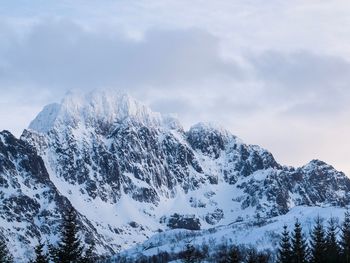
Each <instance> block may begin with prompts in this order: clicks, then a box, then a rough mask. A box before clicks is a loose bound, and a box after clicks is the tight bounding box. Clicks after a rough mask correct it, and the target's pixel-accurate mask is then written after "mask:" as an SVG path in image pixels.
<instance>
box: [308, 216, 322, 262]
mask: <svg viewBox="0 0 350 263" xmlns="http://www.w3.org/2000/svg"><path fill="white" fill-rule="evenodd" d="M310 252H311V261H310V262H311V263H325V262H326V261H325V260H326V258H325V256H326V254H325V252H326V237H325V230H324V227H323V224H322V220H321V218H320V217H319V216H318V217H317V218H316V220H315V226H314V228H313V230H312V233H311V240H310Z"/></svg>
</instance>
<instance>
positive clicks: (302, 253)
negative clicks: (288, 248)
mask: <svg viewBox="0 0 350 263" xmlns="http://www.w3.org/2000/svg"><path fill="white" fill-rule="evenodd" d="M291 259H292V262H293V263H306V262H307V244H306V240H305V237H304V235H303V230H302V227H301V224H300V223H299V221H298V219H297V220H296V222H295V224H294V231H293V233H292V257H291Z"/></svg>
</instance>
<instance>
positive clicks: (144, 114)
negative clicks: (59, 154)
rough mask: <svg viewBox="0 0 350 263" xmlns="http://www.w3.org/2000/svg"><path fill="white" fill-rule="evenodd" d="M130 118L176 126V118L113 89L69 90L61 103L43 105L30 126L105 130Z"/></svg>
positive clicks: (39, 128)
mask: <svg viewBox="0 0 350 263" xmlns="http://www.w3.org/2000/svg"><path fill="white" fill-rule="evenodd" d="M126 119H130V120H132V121H134V122H137V123H141V124H143V125H145V126H160V125H168V124H169V126H170V128H174V124H176V128H178V125H179V124H178V122H176V120H175V119H174V118H170V117H168V116H166V117H163V116H161V114H160V113H158V112H153V111H152V110H151V109H150V108H148V107H147V106H145V105H144V104H142V103H140V102H138V101H137V100H135V99H134V98H132V97H131V96H129V95H127V94H124V93H122V92H118V91H114V90H95V91H92V92H89V93H87V94H85V95H81V94H80V93H75V92H69V93H67V94H66V96H65V97H64V98H63V100H62V101H61V102H60V103H53V104H50V105H47V106H45V107H44V109H43V110H42V111H41V112H40V113H39V114H38V116H37V117H36V118H35V119H34V120H33V121H32V122H31V123H30V125H29V129H31V130H34V131H37V132H40V133H47V132H49V131H50V130H52V129H54V128H58V127H63V128H67V127H68V128H75V129H76V128H78V127H80V128H81V127H84V128H97V130H101V131H105V130H109V129H111V128H112V127H113V125H114V124H115V123H116V122H118V121H124V120H126Z"/></svg>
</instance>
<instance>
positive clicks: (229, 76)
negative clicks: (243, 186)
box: [0, 0, 350, 175]
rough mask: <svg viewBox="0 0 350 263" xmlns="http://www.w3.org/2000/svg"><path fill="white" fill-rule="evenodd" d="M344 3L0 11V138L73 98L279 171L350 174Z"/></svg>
mask: <svg viewBox="0 0 350 263" xmlns="http://www.w3.org/2000/svg"><path fill="white" fill-rule="evenodd" d="M349 13H350V2H349V1H347V0H346V1H345V0H344V1H340V0H339V1H335V0H334V1H328V0H327V1H326V0H323V1H320V0H313V1H305V0H300V1H294V0H290V1H285V0H282V1H277V0H270V1H263V0H255V1H249V0H240V1H232V0H225V1H224V0H222V1H220V0H216V1H209V0H206V1H200V0H191V1H187V0H186V1H185V0H145V1H142V0H141V1H132V0H119V1H111V0H105V1H97V0H96V1H87V0H81V1H79V0H75V1H71V0H70V1H64V0H61V1H50V0H22V1H21V0H18V1H12V0H4V1H1V4H0V94H1V96H0V129H1V130H2V129H7V130H10V131H12V132H13V133H14V134H15V135H16V136H19V135H20V134H21V132H22V130H23V129H24V128H26V127H27V126H28V124H29V122H30V121H31V120H32V119H33V118H34V117H35V116H36V114H37V113H38V112H39V111H40V110H41V108H42V107H43V106H44V105H46V104H48V103H51V102H55V101H60V99H61V98H62V97H63V96H64V94H65V93H66V92H67V91H68V90H71V89H75V90H81V91H82V92H84V91H88V90H91V89H98V88H116V89H118V90H123V91H126V92H128V93H130V94H131V95H133V96H134V97H136V98H137V99H139V100H140V101H142V102H144V103H146V104H148V105H149V106H150V107H151V108H153V109H154V110H156V111H160V112H162V113H177V115H178V117H179V119H180V120H181V121H182V122H183V124H184V126H185V127H186V128H188V127H190V125H191V124H194V123H196V122H199V121H211V122H215V123H217V124H220V125H222V126H223V127H225V128H227V129H229V130H230V131H232V133H233V134H235V135H237V136H239V137H240V138H242V139H243V140H244V141H245V142H247V143H251V144H259V145H261V146H263V147H265V148H267V149H268V150H270V151H271V152H272V153H273V154H274V156H275V158H276V159H277V160H278V161H279V162H280V163H282V164H286V165H296V166H300V165H303V164H305V163H307V162H308V161H310V160H311V159H315V158H318V159H322V160H324V161H326V162H328V163H330V164H332V165H334V166H335V167H336V168H337V169H340V170H343V171H344V172H346V173H347V174H348V175H350V139H349V133H350V122H349V116H350V88H349V85H350V16H349Z"/></svg>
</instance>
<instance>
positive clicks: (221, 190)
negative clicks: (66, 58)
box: [0, 91, 350, 257]
mask: <svg viewBox="0 0 350 263" xmlns="http://www.w3.org/2000/svg"><path fill="white" fill-rule="evenodd" d="M349 193H350V180H349V179H348V178H347V177H346V176H345V175H344V174H343V173H342V172H338V171H336V170H335V169H334V168H333V167H332V166H330V165H328V164H326V163H324V162H322V161H319V160H313V161H311V162H310V163H309V164H307V165H305V166H303V167H300V168H292V167H285V166H282V165H280V164H278V163H277V162H276V160H275V159H274V157H273V155H272V154H271V153H270V152H268V151H267V150H265V149H262V148H260V147H259V146H255V145H248V144H244V143H243V142H242V141H241V140H240V139H238V138H237V137H235V136H234V135H232V134H231V133H230V132H228V131H227V130H225V129H222V128H219V127H215V126H213V125H209V124H203V123H200V124H196V125H194V126H193V127H191V128H190V129H189V131H184V129H183V127H182V126H181V124H180V123H179V122H178V121H177V120H176V119H174V118H171V117H167V116H162V115H161V114H159V113H155V112H153V111H152V110H150V109H149V108H148V107H146V106H144V105H143V104H141V103H139V102H137V101H136V100H134V99H133V98H131V97H130V96H127V95H123V94H120V93H118V92H111V91H103V92H101V91H98V92H92V93H89V94H87V95H84V96H82V95H79V94H78V95H76V94H68V95H67V96H66V97H65V98H64V99H63V100H62V102H61V103H59V104H51V105H48V106H46V107H44V109H43V111H42V112H40V113H39V114H38V116H37V117H36V118H35V119H34V120H33V121H32V123H31V124H30V126H29V128H28V129H27V130H25V131H24V132H23V134H22V136H21V138H20V139H16V138H15V137H13V136H12V135H11V134H10V133H9V132H6V131H4V132H2V133H1V134H0V199H1V205H0V231H1V232H3V233H4V234H6V236H7V237H8V241H9V243H10V244H11V251H12V252H14V253H15V254H16V255H17V256H19V257H22V255H24V254H25V253H27V254H26V255H29V254H30V253H31V252H32V247H33V244H35V243H36V242H37V239H38V238H39V237H40V236H41V237H42V239H43V240H45V239H49V240H50V242H55V240H57V238H58V237H57V230H58V229H57V228H58V225H59V222H60V220H61V218H62V213H64V212H65V211H66V210H65V208H67V207H69V206H71V205H72V206H73V207H74V209H75V210H76V212H77V213H78V215H79V216H78V218H79V223H80V225H81V226H82V227H81V235H82V240H83V241H84V242H87V243H89V242H90V241H91V239H94V240H95V242H96V243H97V251H98V253H100V254H112V253H114V252H119V251H122V250H125V249H128V248H132V247H133V246H135V244H139V243H142V242H145V241H146V242H147V240H148V239H149V238H150V237H152V236H154V235H155V234H156V233H158V232H163V233H172V232H173V231H177V230H172V229H187V230H199V231H201V232H202V233H204V234H205V233H206V232H205V231H207V229H212V228H216V229H222V228H225V227H229V226H232V225H235V224H240V225H242V224H244V223H246V226H248V225H254V227H252V231H253V229H257V230H254V231H260V232H261V229H263V228H262V227H263V226H265V227H266V225H269V224H270V223H271V222H276V220H277V221H278V220H280V218H282V219H283V218H287V217H288V216H287V215H288V214H289V213H291V212H293V211H300V209H302V211H307V210H308V209H314V207H320V208H321V209H322V208H324V209H328V210H327V211H329V209H330V207H331V208H333V207H334V208H335V207H344V206H345V205H347V204H349V201H350V194H349ZM310 211H311V210H310ZM282 219H281V221H283V220H282ZM248 223H249V224H248ZM253 223H256V224H253ZM291 223H292V222H291ZM257 226H258V227H257ZM267 228H268V227H267ZM164 231H165V232H164ZM163 235H164V234H163Z"/></svg>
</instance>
